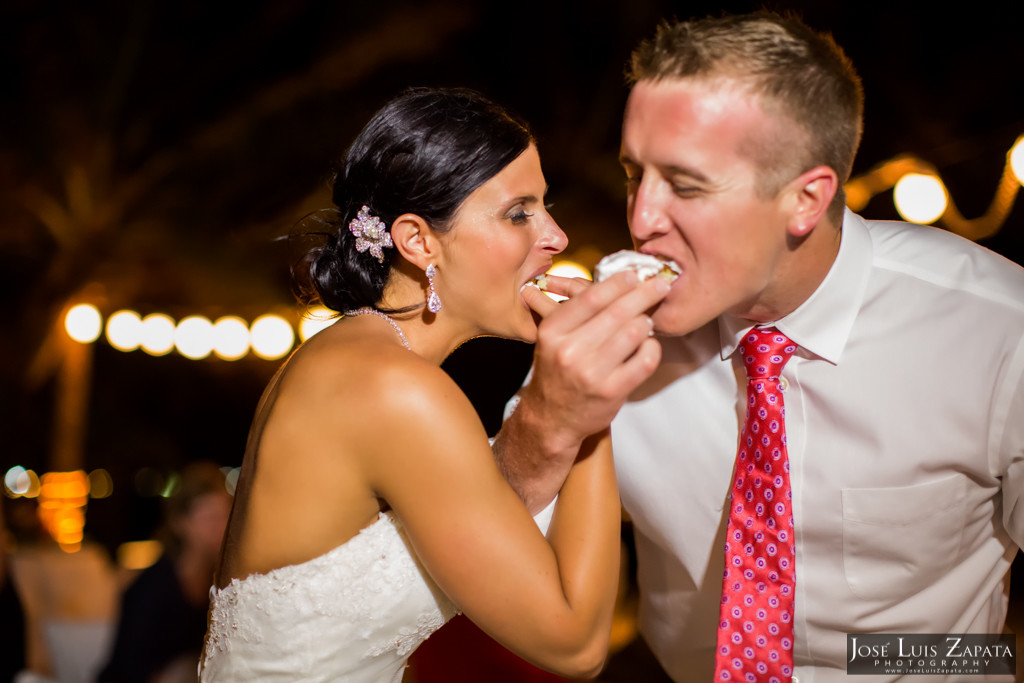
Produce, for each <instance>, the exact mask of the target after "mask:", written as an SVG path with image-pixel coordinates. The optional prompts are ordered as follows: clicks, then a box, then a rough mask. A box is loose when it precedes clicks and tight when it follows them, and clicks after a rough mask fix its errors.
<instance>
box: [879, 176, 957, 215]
mask: <svg viewBox="0 0 1024 683" xmlns="http://www.w3.org/2000/svg"><path fill="white" fill-rule="evenodd" d="M892 194H893V201H894V202H895V203H896V210H897V211H899V213H900V215H901V216H902V217H903V219H904V220H908V221H910V222H912V223H921V224H923V225H928V224H930V223H933V222H935V221H936V220H938V218H939V217H940V216H941V215H942V214H943V213H945V212H946V205H947V204H948V202H949V198H948V196H947V195H946V188H945V187H944V186H943V185H942V181H941V180H939V179H938V178H937V177H936V176H934V175H927V174H924V173H907V174H906V175H904V176H903V177H902V178H900V179H899V180H898V181H897V182H896V187H894V188H893V193H892Z"/></svg>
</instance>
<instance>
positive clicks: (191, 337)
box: [174, 315, 213, 360]
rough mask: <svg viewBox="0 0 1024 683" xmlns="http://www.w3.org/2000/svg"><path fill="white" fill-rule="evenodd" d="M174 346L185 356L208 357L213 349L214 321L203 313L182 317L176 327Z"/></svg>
mask: <svg viewBox="0 0 1024 683" xmlns="http://www.w3.org/2000/svg"><path fill="white" fill-rule="evenodd" d="M174 346H175V348H177V349H178V353H180V354H181V355H183V356H185V358H191V359H192V360H198V359H200V358H206V357H207V356H209V355H210V352H211V351H213V323H211V322H210V321H209V320H208V319H206V318H204V317H203V316H201V315H190V316H188V317H186V318H182V319H181V320H180V321H179V322H178V325H177V326H176V327H175V328H174Z"/></svg>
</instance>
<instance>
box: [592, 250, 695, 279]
mask: <svg viewBox="0 0 1024 683" xmlns="http://www.w3.org/2000/svg"><path fill="white" fill-rule="evenodd" d="M624 270H633V271H635V272H636V274H637V277H639V278H640V279H641V280H647V279H649V278H652V277H660V278H663V279H665V280H667V281H668V282H672V281H673V280H675V279H676V278H677V277H679V276H680V275H682V274H683V271H682V269H681V268H680V267H679V266H678V265H676V263H675V261H670V260H669V259H666V258H661V257H660V256H651V255H650V254H641V253H640V252H638V251H630V250H628V249H623V250H622V251H617V252H615V253H614V254H608V255H607V256H605V257H604V258H603V259H601V260H600V261H598V263H597V265H596V266H594V282H601V281H602V280H607V279H608V278H610V277H611V276H612V275H615V273H620V272H622V271H624Z"/></svg>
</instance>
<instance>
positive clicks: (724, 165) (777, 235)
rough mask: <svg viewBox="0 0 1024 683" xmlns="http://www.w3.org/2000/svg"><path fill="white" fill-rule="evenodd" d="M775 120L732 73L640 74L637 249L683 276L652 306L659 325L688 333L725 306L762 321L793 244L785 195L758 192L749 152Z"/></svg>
mask: <svg viewBox="0 0 1024 683" xmlns="http://www.w3.org/2000/svg"><path fill="white" fill-rule="evenodd" d="M776 129H777V123H776V121H775V120H773V119H772V118H771V117H770V116H769V115H768V114H766V113H765V112H764V111H763V109H762V108H761V106H760V104H759V102H758V100H757V99H756V97H754V96H752V95H751V94H750V93H749V92H747V91H746V90H745V89H744V88H743V87H742V86H740V85H739V84H737V83H735V82H733V81H731V80H729V79H725V78H714V79H697V80H694V79H686V80H680V79H665V80H661V81H657V82H654V81H641V82H640V83H638V84H637V85H636V86H635V87H634V88H633V91H632V93H631V94H630V96H629V101H628V103H627V106H626V113H625V118H624V121H623V129H622V149H621V154H620V161H621V163H622V166H623V169H624V170H625V172H626V178H627V187H628V199H627V220H628V222H629V229H630V233H631V235H632V237H633V242H634V244H635V246H636V248H637V250H638V251H642V252H645V253H650V254H657V255H660V256H664V257H667V258H670V259H672V260H674V261H675V262H676V263H677V264H679V266H680V268H681V269H682V271H683V274H682V275H681V276H680V277H679V278H678V279H677V280H676V281H675V283H674V284H673V286H672V290H671V291H670V292H669V294H668V296H667V297H666V298H665V300H664V301H663V302H662V303H661V304H660V305H659V306H658V307H657V309H656V310H655V312H654V323H655V328H656V329H657V330H658V331H659V332H662V333H665V334H685V333H687V332H690V331H692V330H694V329H696V328H698V327H700V326H702V325H704V324H705V323H707V322H709V321H711V320H713V319H714V318H715V317H717V316H718V315H720V314H721V313H723V312H726V311H728V312H731V313H733V314H735V315H738V316H740V317H747V318H752V319H756V318H757V316H758V314H759V312H761V311H762V310H763V308H764V306H763V304H764V302H765V301H767V300H768V299H770V298H771V296H772V286H773V282H774V280H775V277H776V270H777V267H778V265H779V261H780V259H781V258H782V256H783V254H784V252H785V249H786V222H785V219H784V215H783V211H782V206H781V204H780V202H779V201H778V199H777V198H766V197H763V196H761V194H760V193H759V191H758V190H759V186H758V183H757V181H758V179H759V177H760V176H759V174H760V173H761V169H760V168H759V167H758V166H757V164H756V162H755V161H754V160H753V158H752V157H751V155H750V154H749V152H748V150H749V149H750V141H751V140H762V139H765V138H763V137H762V136H764V135H771V134H772V132H773V131H775V130H776Z"/></svg>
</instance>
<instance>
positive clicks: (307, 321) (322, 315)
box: [299, 306, 338, 341]
mask: <svg viewBox="0 0 1024 683" xmlns="http://www.w3.org/2000/svg"><path fill="white" fill-rule="evenodd" d="M337 315H338V314H337V313H335V312H334V311H332V310H331V309H329V308H327V307H326V306H313V307H311V308H310V309H309V310H308V311H306V312H305V313H304V314H303V316H302V319H301V320H299V339H301V340H302V341H306V340H307V339H309V338H310V337H312V336H313V335H314V334H316V333H317V332H319V331H320V330H322V329H324V328H325V327H330V326H331V325H333V324H334V323H335V322H337V320H338V318H337Z"/></svg>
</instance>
